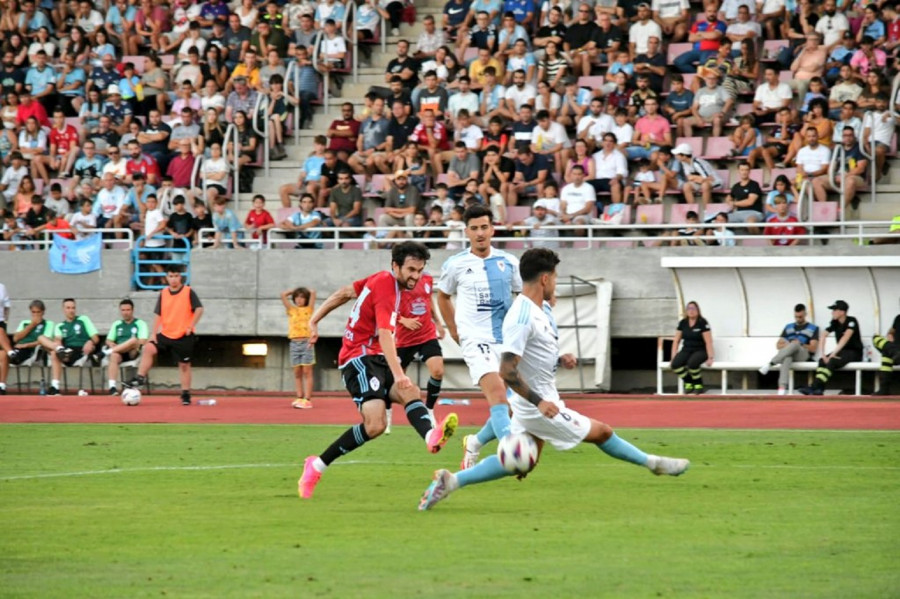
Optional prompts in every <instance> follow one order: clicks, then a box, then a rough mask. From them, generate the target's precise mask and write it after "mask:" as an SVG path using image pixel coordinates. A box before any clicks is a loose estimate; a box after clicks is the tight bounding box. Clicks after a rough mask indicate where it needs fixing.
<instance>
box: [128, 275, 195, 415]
mask: <svg viewBox="0 0 900 599" xmlns="http://www.w3.org/2000/svg"><path fill="white" fill-rule="evenodd" d="M181 273H182V269H181V267H180V266H178V265H176V264H172V265H170V266H169V267H168V269H167V270H166V282H167V283H168V287H166V288H165V289H163V290H162V291H160V292H159V299H158V300H157V302H156V308H154V310H153V313H154V314H155V315H156V316H155V318H154V320H153V326H151V327H150V338H149V342H148V343H147V344H146V345H145V346H144V351H143V353H142V354H141V364H140V366H139V367H138V373H137V376H136V377H135V378H134V379H132V380H131V381H129V382H128V383H126V385H127V386H128V387H133V388H137V389H139V388H140V387H142V386H143V385H144V383H146V381H147V379H146V377H147V373H149V372H150V369H151V368H152V367H153V358H155V357H156V355H157V354H158V353H160V352H165V351H170V352H171V353H172V357H173V358H174V359H175V361H176V362H177V363H178V374H179V380H180V383H181V405H183V406H189V405H191V359H192V357H193V353H194V346H195V345H196V336H195V334H196V331H197V323H199V322H200V317H201V316H203V304H202V303H200V298H199V297H197V294H196V293H195V292H194V290H193V289H191V288H190V286H188V285H185V284H184V280H183V278H182V274H181Z"/></svg>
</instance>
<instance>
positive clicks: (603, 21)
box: [592, 12, 627, 64]
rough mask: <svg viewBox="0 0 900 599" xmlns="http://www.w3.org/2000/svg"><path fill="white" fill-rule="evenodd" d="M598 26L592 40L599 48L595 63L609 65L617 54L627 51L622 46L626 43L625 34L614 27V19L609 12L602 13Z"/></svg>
mask: <svg viewBox="0 0 900 599" xmlns="http://www.w3.org/2000/svg"><path fill="white" fill-rule="evenodd" d="M598 25H599V26H598V27H597V28H596V29H595V30H594V36H593V38H592V39H593V40H594V45H595V46H596V48H597V55H596V60H594V62H595V63H600V64H608V63H610V62H612V59H613V56H615V54H616V52H618V51H619V50H627V48H622V45H623V44H624V43H625V34H623V33H622V30H621V29H619V28H618V27H616V26H615V25H613V22H612V17H611V16H610V14H609V13H608V12H603V13H600V18H599V19H598Z"/></svg>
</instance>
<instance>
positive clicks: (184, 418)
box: [0, 395, 900, 430]
mask: <svg viewBox="0 0 900 599" xmlns="http://www.w3.org/2000/svg"><path fill="white" fill-rule="evenodd" d="M205 397H209V396H204V395H197V396H195V400H194V402H195V403H194V405H191V406H188V407H185V406H182V405H181V404H180V402H179V400H178V398H177V397H175V396H166V395H150V396H144V398H143V401H142V402H141V405H140V406H137V407H127V406H124V405H122V404H121V402H120V401H119V398H118V397H109V396H89V397H78V396H71V395H70V396H60V397H39V396H38V397H35V396H12V395H7V396H3V397H0V423H196V424H202V423H216V424H353V423H356V422H359V416H358V414H357V412H356V409H355V406H354V405H353V402H351V401H350V400H349V399H347V398H343V397H340V398H337V397H317V398H315V399H314V404H315V407H314V408H313V409H311V410H295V409H291V399H290V398H289V397H277V396H272V395H266V396H263V397H250V396H225V397H221V396H219V397H217V398H216V399H217V405H215V406H200V405H197V404H196V400H197V399H203V398H205ZM610 397H611V398H609V399H571V400H569V406H570V407H572V408H574V409H576V410H578V411H579V412H582V413H583V414H586V415H588V416H592V417H594V418H597V419H599V420H603V421H604V422H607V423H609V424H610V425H612V426H614V427H637V428H643V427H646V428H731V429H775V428H780V429H846V430H900V401H897V400H893V401H869V400H864V399H860V400H815V401H811V400H806V399H787V400H786V399H753V400H747V399H692V400H686V399H638V398H635V399H622V398H621V397H622V396H618V397H616V396H610ZM450 410H453V411H456V412H457V413H458V414H459V417H460V424H461V425H463V426H478V425H481V424H483V423H484V421H485V418H486V417H487V414H488V410H487V403H486V402H485V401H482V400H475V401H473V402H472V403H471V405H468V406H465V405H454V406H439V407H438V413H445V412H447V411H450ZM394 413H395V415H396V419H395V420H396V423H397V424H401V423H403V424H405V418H404V416H403V413H402V412H401V411H400V410H399V409H395V410H394Z"/></svg>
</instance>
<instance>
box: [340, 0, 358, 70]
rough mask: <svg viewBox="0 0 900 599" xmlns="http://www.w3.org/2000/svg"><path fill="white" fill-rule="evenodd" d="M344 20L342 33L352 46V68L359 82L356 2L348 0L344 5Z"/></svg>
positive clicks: (348, 44) (349, 46) (349, 45)
mask: <svg viewBox="0 0 900 599" xmlns="http://www.w3.org/2000/svg"><path fill="white" fill-rule="evenodd" d="M344 6H345V9H344V20H343V24H342V26H341V35H343V36H344V42H345V43H346V44H347V47H348V48H350V55H351V56H352V57H353V66H352V68H351V69H350V70H351V71H352V73H353V83H359V44H357V43H356V42H357V39H356V2H347V4H345V5H344Z"/></svg>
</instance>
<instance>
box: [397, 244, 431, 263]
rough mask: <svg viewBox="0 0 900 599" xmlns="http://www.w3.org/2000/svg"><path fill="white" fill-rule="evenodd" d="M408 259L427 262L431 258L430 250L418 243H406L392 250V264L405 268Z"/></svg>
mask: <svg viewBox="0 0 900 599" xmlns="http://www.w3.org/2000/svg"><path fill="white" fill-rule="evenodd" d="M407 258H412V259H414V260H422V261H423V262H427V261H428V260H429V259H430V258H431V252H429V251H428V248H427V247H425V246H424V245H422V244H421V243H419V242H417V241H404V242H403V243H398V244H397V245H395V246H394V247H393V248H392V249H391V262H392V263H393V264H396V265H397V266H403V265H404V264H405V263H406V259H407Z"/></svg>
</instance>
